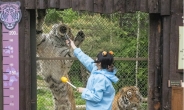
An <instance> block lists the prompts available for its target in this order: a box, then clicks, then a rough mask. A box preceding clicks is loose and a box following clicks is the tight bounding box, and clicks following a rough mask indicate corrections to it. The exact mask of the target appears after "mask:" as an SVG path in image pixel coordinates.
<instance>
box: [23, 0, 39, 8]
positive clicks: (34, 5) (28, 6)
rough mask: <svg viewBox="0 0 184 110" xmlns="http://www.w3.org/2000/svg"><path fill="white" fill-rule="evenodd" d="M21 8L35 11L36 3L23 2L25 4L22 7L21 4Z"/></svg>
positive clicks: (32, 1)
mask: <svg viewBox="0 0 184 110" xmlns="http://www.w3.org/2000/svg"><path fill="white" fill-rule="evenodd" d="M22 1H23V0H22ZM22 3H23V2H22ZM21 6H25V8H26V9H35V8H36V1H35V0H25V4H24V5H22V4H21Z"/></svg>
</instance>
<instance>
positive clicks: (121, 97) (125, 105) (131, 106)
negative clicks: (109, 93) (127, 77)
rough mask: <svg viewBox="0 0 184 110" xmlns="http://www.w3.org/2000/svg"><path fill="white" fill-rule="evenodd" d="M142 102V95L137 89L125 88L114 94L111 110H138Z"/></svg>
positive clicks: (132, 87)
mask: <svg viewBox="0 0 184 110" xmlns="http://www.w3.org/2000/svg"><path fill="white" fill-rule="evenodd" d="M141 102H142V95H141V94H140V92H139V88H137V87H135V86H126V87H123V88H121V89H120V90H119V91H118V93H117V94H116V96H115V98H114V102H113V110H139V109H140V104H141Z"/></svg>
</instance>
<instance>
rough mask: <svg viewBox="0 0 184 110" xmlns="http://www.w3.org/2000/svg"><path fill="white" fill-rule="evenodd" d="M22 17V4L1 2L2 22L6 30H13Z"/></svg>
mask: <svg viewBox="0 0 184 110" xmlns="http://www.w3.org/2000/svg"><path fill="white" fill-rule="evenodd" d="M21 17H22V14H21V11H20V2H12V3H8V2H7V3H6V2H0V21H1V22H2V23H3V24H4V25H5V27H6V29H8V30H11V29H13V28H14V27H15V26H16V24H17V23H18V22H19V21H20V19H21Z"/></svg>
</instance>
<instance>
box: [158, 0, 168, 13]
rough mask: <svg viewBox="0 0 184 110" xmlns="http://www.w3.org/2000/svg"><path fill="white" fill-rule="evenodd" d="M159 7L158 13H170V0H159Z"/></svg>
mask: <svg viewBox="0 0 184 110" xmlns="http://www.w3.org/2000/svg"><path fill="white" fill-rule="evenodd" d="M160 5H161V7H160V8H161V9H160V13H161V15H170V10H171V0H161V3H160Z"/></svg>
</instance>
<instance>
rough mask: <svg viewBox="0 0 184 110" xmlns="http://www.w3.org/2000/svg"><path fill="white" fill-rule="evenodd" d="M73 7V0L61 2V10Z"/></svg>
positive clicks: (61, 0)
mask: <svg viewBox="0 0 184 110" xmlns="http://www.w3.org/2000/svg"><path fill="white" fill-rule="evenodd" d="M71 6H72V1H71V0H60V3H59V9H67V8H70V7H71Z"/></svg>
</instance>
